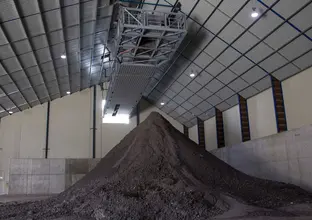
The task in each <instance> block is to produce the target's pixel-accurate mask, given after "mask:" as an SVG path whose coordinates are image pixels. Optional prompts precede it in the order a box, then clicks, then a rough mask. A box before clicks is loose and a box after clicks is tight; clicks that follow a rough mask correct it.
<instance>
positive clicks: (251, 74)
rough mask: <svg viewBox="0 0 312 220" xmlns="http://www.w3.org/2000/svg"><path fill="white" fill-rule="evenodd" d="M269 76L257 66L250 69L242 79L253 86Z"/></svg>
mask: <svg viewBox="0 0 312 220" xmlns="http://www.w3.org/2000/svg"><path fill="white" fill-rule="evenodd" d="M266 75H267V74H266V72H264V71H263V70H262V69H260V68H259V67H257V66H255V67H253V68H252V69H250V70H249V71H248V72H247V73H245V74H243V75H242V76H241V77H242V79H244V80H245V81H246V82H248V83H249V84H253V83H255V82H256V81H258V80H259V79H261V78H263V77H265V76H266Z"/></svg>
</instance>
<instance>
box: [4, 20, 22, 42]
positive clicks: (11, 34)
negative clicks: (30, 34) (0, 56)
mask: <svg viewBox="0 0 312 220" xmlns="http://www.w3.org/2000/svg"><path fill="white" fill-rule="evenodd" d="M2 28H3V29H4V30H5V32H6V34H7V37H8V38H9V39H10V40H9V41H10V42H13V41H18V40H22V39H25V38H27V35H26V33H25V30H24V27H23V24H22V22H21V20H20V19H16V20H13V21H10V22H5V23H3V24H2Z"/></svg>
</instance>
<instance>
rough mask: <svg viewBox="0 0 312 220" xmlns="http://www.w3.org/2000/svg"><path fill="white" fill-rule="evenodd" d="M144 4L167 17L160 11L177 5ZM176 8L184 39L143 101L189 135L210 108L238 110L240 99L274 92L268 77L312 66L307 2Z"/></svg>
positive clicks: (311, 13)
mask: <svg viewBox="0 0 312 220" xmlns="http://www.w3.org/2000/svg"><path fill="white" fill-rule="evenodd" d="M145 2H149V3H151V2H152V3H154V5H153V4H143V5H142V6H143V8H149V9H155V10H165V11H166V10H167V11H168V10H169V11H170V10H171V8H170V7H166V6H164V5H171V6H172V5H174V4H175V3H176V0H149V1H145ZM180 2H181V3H182V9H181V10H182V12H183V13H185V14H186V15H187V16H188V19H187V23H188V27H189V29H188V36H187V37H186V39H185V40H184V42H183V43H182V44H181V47H180V49H179V52H177V53H176V56H175V58H174V59H173V60H172V61H171V63H170V65H169V67H168V68H166V69H165V70H162V71H160V74H158V76H156V77H155V78H154V79H153V81H152V84H151V85H150V86H149V87H148V88H147V90H146V91H145V93H144V95H145V96H146V97H148V99H149V100H151V101H152V102H154V103H155V104H156V105H157V106H158V107H159V108H160V109H161V110H163V111H164V112H166V113H168V114H169V115H170V116H172V117H173V118H175V119H177V120H178V121H180V122H181V123H183V124H185V125H187V126H188V127H190V126H193V125H194V124H196V123H197V120H196V117H199V118H201V119H203V120H207V119H209V118H210V117H212V116H214V110H213V107H217V108H218V109H220V110H221V111H224V110H226V109H228V108H230V107H232V106H234V105H236V104H237V103H238V98H237V97H238V96H237V94H239V95H241V96H243V97H244V98H249V97H251V96H254V95H256V94H258V93H259V92H261V91H263V90H265V89H267V88H269V87H271V76H273V77H276V78H277V79H279V80H285V79H287V78H288V77H290V76H293V75H294V74H296V73H298V72H300V71H302V70H304V69H306V68H308V67H310V66H311V65H312V51H311V49H312V42H311V38H312V29H311V27H312V26H311V25H312V23H311V21H312V4H311V0H299V1H293V0H180ZM253 7H256V9H257V11H258V12H259V14H260V16H259V17H258V18H252V17H251V13H252V10H253ZM190 73H195V74H196V76H195V77H194V78H191V77H190ZM155 84H156V85H157V86H155ZM161 102H164V103H166V105H164V106H161V105H160V103H161Z"/></svg>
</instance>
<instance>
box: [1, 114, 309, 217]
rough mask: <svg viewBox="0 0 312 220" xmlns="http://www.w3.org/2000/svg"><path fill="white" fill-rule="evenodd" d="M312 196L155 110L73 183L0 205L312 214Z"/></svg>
mask: <svg viewBox="0 0 312 220" xmlns="http://www.w3.org/2000/svg"><path fill="white" fill-rule="evenodd" d="M311 202H312V194H311V193H309V192H307V191H305V190H303V189H301V188H299V187H297V186H294V185H291V184H285V183H280V182H274V181H269V180H263V179H258V178H254V177H251V176H248V175H246V174H244V173H241V172H239V171H238V170H235V169H234V168H232V167H230V166H229V165H227V164H226V163H224V162H223V161H221V160H219V159H218V158H216V157H215V156H213V155H211V154H210V153H208V152H206V151H205V149H201V148H200V147H199V146H198V145H196V144H195V143H194V142H192V141H190V140H189V139H188V138H186V137H185V136H184V135H183V134H181V133H180V132H179V131H177V130H176V129H175V128H173V127H172V126H171V125H170V124H169V123H168V121H166V120H165V119H164V118H163V117H162V116H161V115H159V114H158V113H152V114H151V115H150V116H149V117H148V118H147V119H146V120H145V121H144V122H143V123H141V124H140V125H139V126H138V127H137V128H135V129H134V130H133V131H132V132H130V134H128V135H127V136H126V137H125V138H124V139H123V140H122V141H121V142H120V143H119V144H118V145H117V146H116V147H115V148H114V149H113V150H111V151H110V152H109V153H108V154H107V156H106V157H104V158H103V159H102V160H101V162H100V163H99V164H98V165H97V167H96V168H95V169H94V170H92V171H91V172H90V173H88V174H87V175H86V176H85V177H84V178H83V179H81V180H80V181H79V182H78V183H76V184H75V185H74V186H72V187H71V188H69V189H68V190H66V191H65V192H63V193H61V194H59V195H58V196H55V197H53V198H50V199H47V200H43V201H37V202H28V203H8V204H4V205H0V219H14V220H16V219H60V220H61V219H75V220H77V219H135V220H137V219H170V220H172V219H203V220H204V219H288V218H290V219H305V217H306V219H311V218H312V217H311V216H312V211H311V210H312V207H311ZM260 216H265V217H263V218H262V217H261V218H260ZM307 216H310V217H307ZM280 217H282V218H280Z"/></svg>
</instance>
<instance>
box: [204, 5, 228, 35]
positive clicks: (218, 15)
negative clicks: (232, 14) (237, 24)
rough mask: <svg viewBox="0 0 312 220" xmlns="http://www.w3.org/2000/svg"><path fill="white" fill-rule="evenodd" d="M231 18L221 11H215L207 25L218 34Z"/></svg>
mask: <svg viewBox="0 0 312 220" xmlns="http://www.w3.org/2000/svg"><path fill="white" fill-rule="evenodd" d="M229 20H230V18H229V17H228V16H227V15H225V14H224V13H223V12H221V11H218V10H217V11H215V13H213V14H212V16H211V17H210V19H209V20H208V21H207V22H206V24H205V27H206V28H207V29H208V30H209V31H211V32H212V33H214V34H217V33H218V32H219V31H220V30H221V29H222V28H223V26H225V25H226V23H227V22H228V21H229Z"/></svg>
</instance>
